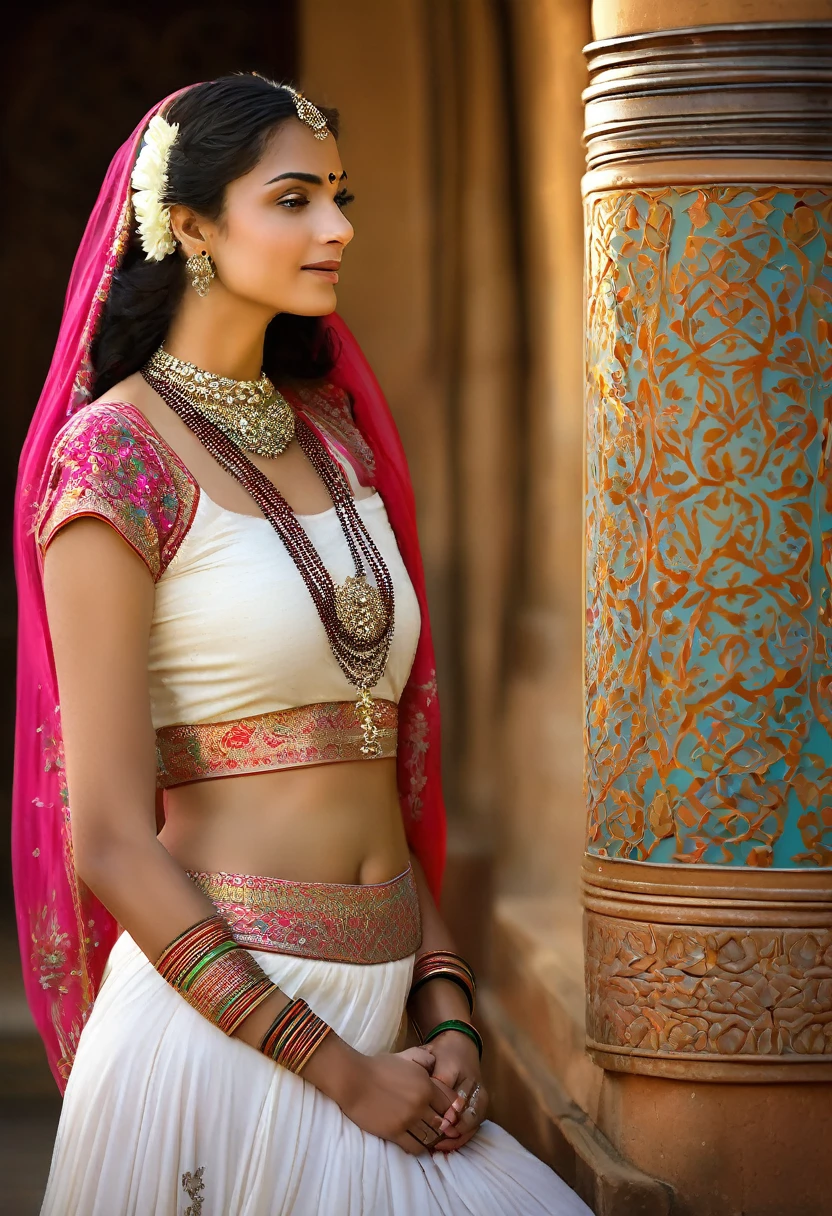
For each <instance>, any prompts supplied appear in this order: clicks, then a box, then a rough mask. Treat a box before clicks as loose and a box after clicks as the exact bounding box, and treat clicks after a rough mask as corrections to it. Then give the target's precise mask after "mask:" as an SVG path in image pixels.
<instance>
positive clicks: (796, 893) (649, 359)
mask: <svg viewBox="0 0 832 1216" xmlns="http://www.w3.org/2000/svg"><path fill="white" fill-rule="evenodd" d="M669 7H670V6H652V5H649V4H647V3H644V2H643V0H642V2H641V3H633V4H627V3H616V4H611V3H603V4H598V5H597V6H596V8H597V12H596V14H595V17H596V37H599V39H600V40H599V41H596V42H595V43H592V44H591V45H590V46H589V47H588V48H587V56H588V62H589V68H590V84H589V87H588V89H587V90H586V93H585V101H586V144H587V162H588V168H589V172H588V173H587V175H586V177H585V179H584V187H585V190H584V194H585V203H586V225H587V227H586V231H587V246H586V248H587V308H588V312H587V375H588V382H587V463H586V511H587V533H586V537H587V566H586V634H585V678H586V793H587V799H588V807H589V826H588V844H587V856H586V861H585V867H584V879H585V908H586V913H585V916H586V975H587V1036H588V1046H589V1050H590V1053H591V1055H592V1057H593V1059H594V1060H595V1061H596V1063H598V1064H600V1065H601V1066H602V1067H603V1068H604V1069H605V1070H607V1072H606V1078H605V1082H604V1094H603V1097H602V1102H601V1112H600V1117H599V1123H600V1125H601V1127H602V1129H603V1130H604V1131H606V1133H607V1134H608V1135H609V1136H610V1137H611V1138H612V1139H613V1140H614V1142H615V1143H616V1145H617V1147H618V1148H619V1149H620V1150H621V1151H622V1152H623V1153H624V1154H625V1155H627V1156H628V1157H629V1158H630V1159H631V1160H633V1161H634V1162H635V1163H636V1164H637V1165H639V1166H640V1167H641V1168H642V1169H645V1170H647V1171H648V1172H650V1173H652V1174H653V1175H655V1176H656V1177H659V1178H662V1179H663V1180H665V1181H667V1182H669V1183H671V1184H672V1185H673V1186H674V1187H675V1188H676V1192H677V1195H678V1197H679V1203H680V1204H681V1205H682V1206H681V1207H679V1211H682V1212H685V1213H690V1214H691V1216H705V1214H710V1213H713V1214H714V1216H717V1214H719V1216H734V1214H735V1213H736V1214H737V1216H739V1214H740V1213H742V1214H744V1216H820V1214H821V1213H822V1212H825V1211H828V1210H829V1208H828V1206H827V1205H828V1204H829V1202H830V1201H829V1198H828V1196H829V1182H828V1177H824V1173H825V1171H824V1170H823V1169H822V1168H821V1166H820V1146H821V1145H822V1143H823V1141H824V1134H823V1129H824V1128H825V1129H826V1135H827V1137H828V1133H829V1130H830V1109H831V1108H830V1101H832V602H830V601H832V595H830V580H832V446H831V445H832V429H830V428H832V344H830V336H832V21H826V22H823V21H810V20H808V19H807V20H804V21H802V22H799V21H796V20H789V21H785V20H783V19H782V18H784V17H786V16H789V17H790V18H799V17H801V16H803V15H804V13H803V11H802V8H803V6H801V4H800V3H796V4H793V5H791V6H789V7H788V11H787V6H786V5H785V4H783V5H781V6H780V7H779V8H776V6H775V8H776V11H775V12H774V13H772V12H771V11H768V12H766V14H765V16H766V18H767V19H770V18H772V17H774V18H775V23H771V21H769V23H767V24H762V23H760V24H748V23H743V22H742V21H741V20H740V21H738V23H737V24H721V25H699V26H694V27H692V28H688V29H664V28H658V27H659V25H660V24H662V20H661V19H662V18H663V21H664V24H666V22H667V17H668V9H669ZM771 8H772V5H771V3H769V4H768V9H769V10H771ZM697 10H699V11H706V10H707V11H710V10H708V0H705V3H704V4H703V3H701V2H700V3H699V4H697V3H693V4H692V5H691V6H689V7H688V9H687V13H686V15H687V16H688V18H689V19H693V20H695V19H696V14H697ZM748 11H749V10H748V7H747V6H744V5H742V4H740V3H739V0H738V2H737V3H731V2H729V0H726V3H724V4H722V5H721V7H720V15H719V17H718V20H720V21H722V22H728V21H730V20H731V18H732V16H735V15H736V16H739V15H745V14H747V13H748ZM826 11H827V13H828V14H829V15H830V16H832V12H830V10H829V8H828V6H827V8H826ZM651 12H655V13H656V14H657V15H658V16H657V20H656V23H655V25H653V26H651V25H650V23H649V21H650V14H651ZM679 12H680V10H679V9H678V8H677V7H676V6H673V16H674V18H675V19H676V20H677V21H678V19H679ZM752 15H754V14H752ZM805 15H806V16H807V17H811V16H817V15H819V14H818V6H817V5H814V6H810V7H809V8H807V10H806V14H805ZM778 17H779V18H780V19H779V20H776V19H777V18H778ZM711 19H713V18H711ZM634 22H635V24H633V23H634ZM633 29H635V30H637V31H639V32H633ZM703 1082H708V1083H713V1082H716V1083H717V1084H702V1083H703ZM807 1083H811V1084H807ZM812 1146H814V1152H813V1149H812ZM674 1211H676V1208H674Z"/></svg>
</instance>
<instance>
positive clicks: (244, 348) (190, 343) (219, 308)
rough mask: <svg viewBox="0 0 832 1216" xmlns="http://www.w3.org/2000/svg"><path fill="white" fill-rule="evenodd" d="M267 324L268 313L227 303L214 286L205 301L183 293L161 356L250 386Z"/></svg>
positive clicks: (257, 368) (260, 359)
mask: <svg viewBox="0 0 832 1216" xmlns="http://www.w3.org/2000/svg"><path fill="white" fill-rule="evenodd" d="M271 319H272V317H271V313H266V312H265V311H264V309H262V308H258V307H256V306H253V305H250V304H249V303H248V302H247V301H242V300H239V299H237V298H235V297H232V296H231V295H230V293H229V292H227V291H226V290H225V289H224V288H223V287H222V285H221V284H220V283H213V284H212V285H211V291H210V292H209V294H208V295H207V296H206V297H205V299H200V297H199V296H198V295H197V294H196V292H195V291H191V290H190V289H186V291H185V295H184V296H183V299H182V303H181V304H180V306H179V308H178V310H177V312H176V315H175V317H174V318H173V321H172V322H171V326H170V329H169V330H168V333H167V336H166V337H165V343H164V345H165V350H166V351H167V352H168V354H170V355H174V356H175V357H176V358H177V359H184V360H185V361H186V362H187V363H193V364H195V365H196V366H197V367H200V368H202V369H203V370H204V371H207V372H213V373H214V374H215V375H217V376H228V377H229V378H230V379H232V380H256V379H257V378H258V376H259V375H260V372H261V370H262V368H263V343H264V340H265V336H266V327H267V326H268V324H269V321H271Z"/></svg>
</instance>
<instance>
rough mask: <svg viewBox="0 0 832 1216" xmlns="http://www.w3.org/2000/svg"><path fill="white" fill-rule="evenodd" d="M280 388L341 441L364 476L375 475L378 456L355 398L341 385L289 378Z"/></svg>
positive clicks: (327, 381)
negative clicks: (361, 424) (360, 420)
mask: <svg viewBox="0 0 832 1216" xmlns="http://www.w3.org/2000/svg"><path fill="white" fill-rule="evenodd" d="M280 389H281V391H282V392H283V393H284V394H285V395H286V396H287V397H289V399H290V400H291V401H292V403H293V404H294V405H296V406H298V405H299V406H300V408H301V409H302V410H303V412H304V413H305V414H306V415H307V416H308V417H309V418H310V419H311V420H312V422H314V423H315V424H316V425H317V426H319V427H320V429H321V430H323V431H325V432H326V433H327V434H328V435H329V436H331V437H332V438H333V439H334V440H336V442H338V443H340V444H342V445H343V446H344V447H345V448H346V449H347V452H348V453H349V455H350V456H351V457H352V459H353V462H354V463H357V464H358V465H359V466H360V468H361V470H362V472H363V474H364V475H365V476H364V477H362V480H367V481H369V482H371V481H372V480H373V478H374V477H375V472H376V458H375V453H374V452H373V449H372V448H371V447H370V445H369V443H368V442H367V439H366V438H365V436H364V434H363V433H362V431H361V428H360V427H359V425H358V423H357V421H356V418H355V410H354V402H353V400H352V398H351V396H350V395H349V393H348V392H347V391H346V389H344V388H342V387H341V386H340V385H338V384H335V383H334V382H333V381H332V380H327V379H321V380H289V381H285V382H281V384H280Z"/></svg>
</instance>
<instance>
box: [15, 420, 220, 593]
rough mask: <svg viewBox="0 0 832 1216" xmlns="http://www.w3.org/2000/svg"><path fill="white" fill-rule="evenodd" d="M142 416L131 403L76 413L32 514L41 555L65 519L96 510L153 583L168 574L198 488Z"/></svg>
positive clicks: (57, 445)
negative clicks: (35, 509)
mask: <svg viewBox="0 0 832 1216" xmlns="http://www.w3.org/2000/svg"><path fill="white" fill-rule="evenodd" d="M140 419H141V414H140V413H139V411H138V410H136V409H135V408H134V407H132V406H129V405H120V404H119V405H113V404H111V403H108V402H103V403H101V404H99V405H92V406H88V407H87V408H86V409H83V410H81V411H80V412H78V413H77V414H75V416H74V417H73V418H72V419H71V421H70V422H68V423H67V424H66V425H65V426H64V427H63V429H62V430H61V431H60V432H59V433H58V436H57V438H56V441H55V445H54V447H53V451H52V457H51V464H50V474H49V478H48V482H47V491H46V494H45V497H44V499H43V501H42V502H41V504H40V507H39V509H38V512H37V514H36V517H35V538H36V540H37V543H38V545H39V546H40V549H41V552H44V551H45V550H46V547H47V545H48V544H49V542H50V540H51V539H52V537H53V536H54V535H55V533H56V532H57V531H58V529H59V528H60V527H61V525H62V524H65V523H66V522H67V521H68V520H70V519H77V518H78V517H80V516H84V515H93V516H98V517H99V518H102V519H106V520H107V521H108V522H109V523H111V524H112V525H113V527H114V528H116V530H117V531H118V532H119V533H120V535H121V536H123V537H124V539H125V540H126V541H127V543H128V544H129V545H130V546H131V547H132V548H133V549H134V550H135V551H136V552H137V553H138V555H139V556H140V557H141V558H142V560H143V561H144V562H145V564H146V565H147V567H148V569H149V570H150V572H151V574H152V575H153V578H154V580H156V581H158V579H159V578H160V576H161V575H162V574H163V573H164V571H165V569H166V568H167V566H168V565H169V564H170V562H171V560H172V558H173V557H174V555H175V553H176V551H177V550H178V548H179V545H180V544H181V543H182V539H183V537H184V536H185V534H186V532H187V530H188V528H189V527H190V524H191V521H192V519H193V515H194V512H195V510H196V500H197V498H198V493H199V491H198V487H197V486H196V484H195V482H193V480H192V479H191V478H190V476H189V475H188V474H187V471H186V470H185V469H184V466H181V465H180V464H179V462H178V461H174V460H172V459H170V456H172V455H173V454H172V453H170V452H169V450H168V452H167V453H166V454H163V453H162V451H161V450H160V446H159V443H158V442H157V441H154V437H153V436H152V432H151V431H150V429H149V426H148V424H147V423H146V422H145V423H144V425H142V421H139V420H140Z"/></svg>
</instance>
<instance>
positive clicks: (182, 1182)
mask: <svg viewBox="0 0 832 1216" xmlns="http://www.w3.org/2000/svg"><path fill="white" fill-rule="evenodd" d="M252 953H253V954H254V957H255V958H256V959H257V961H258V963H259V964H260V966H261V967H262V968H263V969H264V971H266V972H267V973H268V975H269V976H270V977H271V979H272V980H273V981H274V982H275V983H276V984H278V985H279V986H280V988H281V989H282V990H283V991H284V992H285V993H286V994H287V995H289V996H292V997H294V996H302V997H304V998H305V999H306V1000H307V1001H308V1002H309V1004H310V1005H311V1007H312V1009H314V1011H315V1012H316V1013H317V1014H319V1015H320V1016H321V1017H323V1018H324V1019H325V1020H326V1021H327V1022H329V1023H330V1025H332V1026H333V1028H334V1029H335V1030H336V1031H337V1032H338V1034H340V1035H341V1036H342V1037H343V1038H344V1039H345V1040H346V1041H347V1042H348V1043H350V1044H352V1046H353V1047H355V1048H356V1049H357V1050H359V1051H362V1052H365V1053H366V1054H368V1055H372V1054H375V1053H378V1052H385V1051H391V1050H396V1049H398V1047H397V1045H398V1043H399V1036H400V1030H401V1027H402V1019H403V1014H404V1010H405V1005H406V1001H407V995H408V990H409V986H410V979H411V974H412V970H413V956H412V955H411V956H410V957H408V958H404V959H398V960H396V961H393V962H384V963H373V964H369V965H367V964H363V965H361V964H354V963H341V962H326V961H321V960H320V959H307V958H301V957H297V956H293V955H290V954H277V953H274V952H271V951H268V952H267V951H263V950H254V951H253V952H252ZM284 1213H292V1214H293V1216H318V1214H320V1216H359V1214H361V1216H433V1214H435V1216H439V1214H440V1213H445V1214H447V1216H464V1214H470V1216H492V1214H493V1216H533V1214H534V1216H544V1214H548V1216H552V1214H555V1216H591V1214H590V1210H589V1208H588V1207H587V1206H586V1205H585V1204H584V1203H583V1202H582V1201H581V1200H580V1199H579V1198H578V1197H577V1196H576V1195H575V1194H574V1192H573V1191H571V1190H570V1188H569V1187H568V1186H567V1185H566V1184H565V1183H564V1182H563V1181H562V1180H561V1179H560V1178H559V1177H558V1176H557V1174H555V1173H554V1172H553V1171H552V1170H550V1169H549V1167H548V1166H546V1165H544V1164H543V1163H542V1162H541V1161H539V1160H538V1159H537V1158H536V1157H534V1156H532V1154H531V1153H529V1152H527V1150H526V1149H524V1148H523V1147H522V1146H521V1145H520V1144H519V1143H518V1142H517V1141H516V1140H515V1139H513V1137H511V1136H510V1135H508V1133H507V1132H505V1131H503V1129H502V1128H500V1127H498V1126H497V1125H496V1124H495V1123H493V1122H491V1121H490V1120H486V1121H485V1122H484V1123H483V1124H482V1125H481V1127H480V1128H479V1130H478V1132H477V1134H476V1135H475V1136H474V1137H473V1139H472V1140H471V1141H470V1142H469V1143H468V1144H467V1145H466V1146H465V1147H464V1148H462V1149H458V1150H457V1151H455V1152H451V1153H448V1154H443V1153H434V1154H430V1153H424V1154H421V1155H420V1156H418V1157H414V1156H411V1155H410V1154H408V1153H406V1152H404V1150H403V1149H401V1148H399V1146H398V1145H397V1144H393V1143H391V1142H389V1141H385V1140H381V1139H379V1138H378V1137H376V1136H373V1135H371V1134H369V1133H368V1132H364V1131H362V1130H361V1129H360V1128H359V1127H358V1126H357V1125H356V1124H355V1123H353V1122H352V1121H351V1120H350V1119H348V1118H347V1117H346V1116H345V1115H344V1114H343V1113H342V1111H341V1109H340V1107H339V1106H338V1105H337V1104H336V1103H335V1102H333V1101H332V1100H331V1099H330V1098H328V1097H326V1095H325V1094H323V1093H321V1092H320V1091H319V1090H317V1089H315V1087H314V1086H313V1085H312V1084H311V1083H310V1082H308V1081H304V1080H303V1079H302V1078H301V1077H297V1076H295V1075H294V1074H293V1073H291V1072H288V1071H287V1070H286V1069H283V1068H280V1067H278V1066H277V1065H275V1064H274V1063H273V1062H272V1061H271V1060H269V1059H267V1058H266V1056H264V1055H261V1054H260V1053H259V1052H257V1051H255V1050H254V1049H253V1048H251V1047H249V1046H248V1045H247V1044H245V1043H241V1042H239V1041H238V1040H236V1039H233V1038H229V1037H228V1036H226V1035H225V1034H224V1033H223V1032H222V1031H220V1030H218V1029H217V1028H216V1027H215V1026H213V1025H212V1024H211V1023H210V1022H208V1021H207V1019H205V1018H204V1017H202V1015H201V1014H198V1013H196V1012H195V1010H193V1009H192V1008H191V1006H190V1005H188V1004H187V1002H186V1001H184V1000H183V999H182V997H181V996H179V994H178V993H177V992H175V991H174V989H173V988H171V987H170V986H169V985H168V984H167V983H166V981H165V980H163V979H162V977H161V976H160V975H159V974H158V972H157V971H156V969H155V968H154V967H153V965H152V964H151V962H150V961H149V960H148V959H147V957H146V956H145V955H144V954H143V953H142V952H141V950H140V949H139V948H138V946H137V945H136V944H135V942H134V941H133V940H132V938H131V937H130V936H129V935H128V934H127V933H122V935H121V937H120V938H119V939H118V941H117V943H116V945H115V946H114V948H113V950H112V953H111V955H110V958H109V960H108V963H107V968H106V971H105V977H104V982H103V984H102V987H101V990H100V993H99V995H98V997H97V999H96V1002H95V1005H94V1007H93V1010H92V1013H91V1015H90V1018H89V1020H88V1022H87V1024H86V1026H85V1027H84V1030H83V1032H82V1034H81V1038H80V1041H79V1045H78V1052H77V1055H76V1058H75V1063H74V1065H73V1068H72V1072H71V1074H70V1078H69V1083H68V1086H67V1090H66V1095H65V1097H64V1104H63V1111H62V1114H61V1120H60V1124H59V1127H58V1134H57V1139H56V1142H55V1150H54V1155H53V1158H52V1168H51V1171H50V1175H49V1182H48V1185H47V1191H46V1197H45V1200H44V1204H43V1208H42V1210H41V1216H278V1214H280V1216H283V1214H284Z"/></svg>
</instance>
